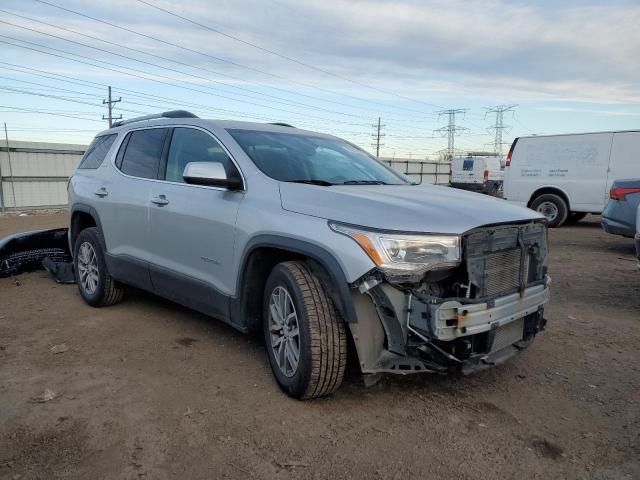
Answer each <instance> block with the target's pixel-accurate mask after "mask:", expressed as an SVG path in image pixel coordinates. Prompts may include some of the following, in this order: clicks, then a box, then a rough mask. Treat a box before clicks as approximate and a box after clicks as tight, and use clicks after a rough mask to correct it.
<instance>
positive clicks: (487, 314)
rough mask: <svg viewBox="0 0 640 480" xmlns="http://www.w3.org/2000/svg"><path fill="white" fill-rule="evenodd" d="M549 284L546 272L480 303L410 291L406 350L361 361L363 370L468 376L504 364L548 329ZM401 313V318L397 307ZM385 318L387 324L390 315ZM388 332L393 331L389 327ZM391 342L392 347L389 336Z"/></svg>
mask: <svg viewBox="0 0 640 480" xmlns="http://www.w3.org/2000/svg"><path fill="white" fill-rule="evenodd" d="M549 284H550V279H549V277H545V280H544V282H543V283H541V284H539V285H535V286H531V287H529V288H527V289H525V290H524V291H523V292H522V294H520V293H513V294H510V295H505V296H503V297H499V298H496V299H493V300H491V301H486V302H476V303H463V301H457V300H450V301H442V302H440V303H435V302H434V303H427V302H424V301H422V300H420V299H417V298H416V297H413V296H411V295H408V296H407V298H406V303H405V308H404V318H405V322H404V325H402V331H403V332H404V339H403V340H404V352H400V351H399V349H396V350H395V352H392V351H389V350H387V349H385V350H384V351H383V352H382V354H380V355H379V356H378V357H377V358H376V359H375V361H374V362H365V364H362V363H361V369H362V372H363V373H365V374H377V373H394V374H410V373H421V372H426V373H439V374H463V375H466V374H470V373H474V372H477V371H479V370H483V369H485V368H489V367H492V366H495V365H499V364H501V363H503V362H505V361H506V360H508V359H509V358H511V357H512V356H514V355H515V354H516V353H518V352H519V351H521V350H523V349H524V348H526V347H528V346H529V345H530V344H531V343H532V341H533V338H534V336H535V335H536V334H537V333H538V332H540V331H542V330H544V328H545V325H546V320H545V319H544V317H543V308H544V305H545V304H546V303H547V302H548V301H549ZM394 303H395V304H396V306H397V305H398V303H397V302H394ZM396 315H397V317H396V318H398V319H400V321H401V319H402V317H403V315H400V312H399V311H398V308H396ZM381 321H382V322H383V324H384V322H385V321H387V322H388V321H389V319H388V318H387V320H384V319H381ZM401 323H402V321H401ZM385 332H386V333H387V335H388V334H389V329H388V328H387V327H385ZM356 343H357V342H356ZM397 343H398V342H397V341H396V342H395V344H396V345H397ZM386 346H387V348H389V347H390V346H391V342H390V341H389V340H388V341H387V344H386Z"/></svg>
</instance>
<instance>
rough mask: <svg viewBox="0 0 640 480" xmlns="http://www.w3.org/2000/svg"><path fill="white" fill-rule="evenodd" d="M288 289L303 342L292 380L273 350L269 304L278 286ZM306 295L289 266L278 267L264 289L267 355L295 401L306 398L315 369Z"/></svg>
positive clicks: (281, 384)
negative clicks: (282, 370) (283, 369)
mask: <svg viewBox="0 0 640 480" xmlns="http://www.w3.org/2000/svg"><path fill="white" fill-rule="evenodd" d="M278 286H280V287H284V288H285V289H286V290H287V291H288V292H289V295H291V300H293V305H294V307H295V309H296V313H297V315H298V331H299V341H300V356H299V360H298V368H297V370H296V372H295V373H294V374H293V376H291V377H287V376H286V375H284V374H283V373H282V372H281V371H280V367H279V366H278V364H277V362H276V360H275V356H274V353H273V349H272V348H271V337H270V332H269V301H270V298H271V293H272V292H273V290H274V289H275V288H276V287H278ZM302 299H303V296H302V292H301V291H300V286H299V285H298V283H297V282H296V280H295V278H294V276H293V275H292V274H291V272H289V270H287V269H286V268H285V267H283V266H281V265H277V266H276V267H275V268H274V269H273V271H272V272H271V274H270V275H269V278H268V279H267V283H266V285H265V290H264V298H263V319H264V320H263V322H262V323H263V332H264V341H265V348H266V349H267V356H268V357H269V363H270V365H271V370H272V371H273V375H274V376H275V377H276V380H277V382H278V384H279V385H280V387H281V388H282V389H283V390H284V391H285V392H286V393H287V394H288V395H290V396H292V397H295V398H300V397H302V396H303V395H304V394H305V392H306V390H307V386H308V385H309V381H310V379H311V368H312V360H311V348H310V344H311V334H310V332H309V323H308V320H307V312H306V309H305V307H304V303H303V301H302Z"/></svg>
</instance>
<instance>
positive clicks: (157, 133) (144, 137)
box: [120, 128, 167, 178]
mask: <svg viewBox="0 0 640 480" xmlns="http://www.w3.org/2000/svg"><path fill="white" fill-rule="evenodd" d="M166 134H167V129H166V128H150V129H148V130H135V131H133V132H131V133H130V134H129V139H128V143H127V145H126V150H125V152H124V156H123V157H122V164H121V166H120V170H122V172H123V173H126V174H127V175H131V176H133V177H142V178H158V166H159V165H160V157H161V156H162V148H163V147H164V140H165V135H166Z"/></svg>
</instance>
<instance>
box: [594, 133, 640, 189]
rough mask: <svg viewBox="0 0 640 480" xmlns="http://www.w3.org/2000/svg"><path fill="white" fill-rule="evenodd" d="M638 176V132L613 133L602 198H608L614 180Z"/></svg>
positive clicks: (639, 150)
mask: <svg viewBox="0 0 640 480" xmlns="http://www.w3.org/2000/svg"><path fill="white" fill-rule="evenodd" d="M628 178H640V132H619V133H616V134H614V135H613V144H612V146H611V157H610V159H609V169H608V171H607V184H606V188H605V189H604V192H603V199H604V200H605V201H606V199H607V198H609V190H610V189H611V184H612V183H613V182H614V181H615V180H621V179H628Z"/></svg>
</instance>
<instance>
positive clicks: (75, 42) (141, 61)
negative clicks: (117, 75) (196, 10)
mask: <svg viewBox="0 0 640 480" xmlns="http://www.w3.org/2000/svg"><path fill="white" fill-rule="evenodd" d="M0 11H3V10H0ZM0 23H4V24H6V25H11V26H12V27H16V28H21V29H24V30H28V31H31V32H34V33H38V34H40V35H45V36H48V37H52V38H57V39H59V40H63V41H65V42H69V43H73V44H75V45H80V46H81V47H85V48H91V49H93V50H97V51H99V52H103V53H108V54H110V55H114V56H117V57H120V58H124V59H125V60H130V61H133V62H138V63H142V64H144V65H148V66H151V67H154V68H158V69H161V70H169V71H171V72H174V73H178V74H180V75H185V76H187V77H193V78H195V79H198V80H204V81H206V82H211V83H216V84H221V85H226V86H229V87H232V88H236V89H238V90H241V91H248V92H252V93H254V94H257V95H261V96H262V95H264V94H261V93H260V92H255V91H254V90H251V89H248V88H243V87H238V86H237V85H229V84H227V83H224V82H220V81H217V80H212V79H210V78H206V77H202V76H200V75H193V74H191V73H188V72H184V71H182V70H176V69H175V68H170V67H166V66H162V65H158V64H156V63H152V62H147V61H144V60H140V59H137V58H133V57H130V56H128V55H122V54H120V53H116V52H112V51H111V50H106V49H104V48H99V47H94V46H91V45H87V44H86V43H82V42H77V41H75V40H70V39H68V38H64V37H60V36H58V35H53V34H51V33H47V32H42V31H40V30H37V29H35V28H29V27H25V26H23V25H17V24H15V23H11V22H6V21H4V20H0ZM56 28H57V27H56ZM5 38H12V37H5ZM91 38H95V37H91ZM12 39H14V40H18V41H22V42H25V43H33V42H27V41H26V40H22V39H15V38H12ZM41 46H42V45H41ZM43 47H44V48H49V49H51V50H54V51H58V52H63V53H66V54H67V55H74V56H77V57H80V58H89V57H86V56H83V55H78V54H76V53H72V52H66V51H64V50H60V49H57V48H53V47H49V46H43ZM124 48H127V47H124ZM131 50H134V51H137V52H139V53H143V54H145V52H140V51H139V50H135V49H131ZM154 56H156V55H154ZM160 58H163V59H164V60H168V61H172V60H170V59H166V58H165V57H160ZM89 59H90V60H95V59H93V58H89ZM103 63H105V64H107V65H114V66H117V67H119V68H128V69H129V70H133V71H134V72H141V73H144V74H147V75H153V74H152V73H151V72H146V71H144V70H138V69H134V68H131V67H126V66H123V65H118V64H114V63H109V62H103ZM174 63H179V64H182V65H186V66H189V65H188V64H183V63H182V62H175V61H174ZM155 75H156V76H159V77H161V78H166V79H169V80H172V81H178V82H184V83H188V84H190V85H194V84H195V85H199V84H198V83H195V82H189V81H186V80H180V79H176V78H173V77H168V76H166V75H160V74H155ZM203 88H208V89H210V90H213V88H212V87H207V86H204V87H203ZM225 93H226V94H228V95H237V96H240V97H247V98H250V99H254V98H255V96H253V95H247V94H242V93H233V92H225ZM216 96H219V97H221V98H226V99H228V100H234V101H238V102H241V101H245V100H238V99H236V98H232V97H228V96H224V95H220V94H216ZM266 96H268V97H272V98H276V99H279V100H268V99H261V100H263V101H267V102H274V103H279V104H284V105H289V106H293V107H298V108H299V107H305V108H308V109H312V110H319V111H324V112H328V113H332V114H337V115H344V116H350V117H356V115H353V114H348V113H343V112H337V111H335V110H328V109H325V108H322V107H316V106H313V105H307V104H303V103H299V102H291V101H287V100H283V99H280V97H275V96H273V95H266ZM247 103H251V102H247ZM252 104H253V105H256V106H261V107H265V108H275V107H270V106H269V105H261V104H256V103H252ZM284 111H287V110H284Z"/></svg>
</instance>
